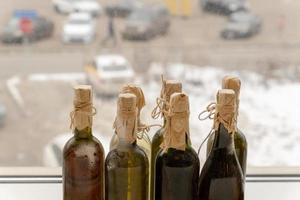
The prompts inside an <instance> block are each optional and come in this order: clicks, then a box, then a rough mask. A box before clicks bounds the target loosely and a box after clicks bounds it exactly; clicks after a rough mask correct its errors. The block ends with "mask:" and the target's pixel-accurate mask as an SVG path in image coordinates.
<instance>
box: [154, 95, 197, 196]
mask: <svg viewBox="0 0 300 200" xmlns="http://www.w3.org/2000/svg"><path fill="white" fill-rule="evenodd" d="M165 117H166V127H165V132H164V139H163V143H162V144H161V148H162V149H161V150H160V154H159V155H158V156H157V158H156V169H155V173H156V175H155V177H156V178H155V200H195V199H197V190H198V188H197V186H198V177H199V167H200V163H199V159H198V155H197V153H196V152H195V151H194V149H193V148H192V147H191V144H190V142H189V141H190V139H189V100H188V96H187V95H185V94H183V93H174V94H172V95H171V100H170V108H169V110H168V111H167V113H166V116H165Z"/></svg>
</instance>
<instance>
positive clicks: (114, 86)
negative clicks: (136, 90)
mask: <svg viewBox="0 0 300 200" xmlns="http://www.w3.org/2000/svg"><path fill="white" fill-rule="evenodd" d="M85 71H86V73H87V81H88V82H89V83H90V84H92V85H93V88H94V91H95V92H96V93H97V94H100V95H116V94H118V93H119V92H120V89H121V87H122V86H123V85H124V84H127V83H132V82H133V81H134V76H135V74H134V70H133V68H132V66H131V64H130V63H129V62H128V60H127V59H126V58H125V57H123V56H121V55H116V54H106V55H99V56H97V57H96V58H95V59H94V61H93V63H92V64H91V65H88V66H86V69H85Z"/></svg>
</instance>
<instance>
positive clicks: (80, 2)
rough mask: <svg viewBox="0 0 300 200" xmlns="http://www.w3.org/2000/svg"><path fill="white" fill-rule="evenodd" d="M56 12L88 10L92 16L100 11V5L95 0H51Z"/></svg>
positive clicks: (67, 12) (66, 12) (65, 12)
mask: <svg viewBox="0 0 300 200" xmlns="http://www.w3.org/2000/svg"><path fill="white" fill-rule="evenodd" d="M52 2H53V7H54V9H55V10H56V11H57V12H58V13H63V14H69V13H72V12H88V13H90V14H91V15H92V16H97V15H100V14H101V13H102V7H101V6H100V4H99V2H98V1H97V0H52Z"/></svg>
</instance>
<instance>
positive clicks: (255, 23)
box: [221, 12, 262, 40]
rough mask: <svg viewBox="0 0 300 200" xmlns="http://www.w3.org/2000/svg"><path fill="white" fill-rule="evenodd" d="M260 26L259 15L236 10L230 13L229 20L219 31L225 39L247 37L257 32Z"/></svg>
mask: <svg viewBox="0 0 300 200" xmlns="http://www.w3.org/2000/svg"><path fill="white" fill-rule="evenodd" d="M261 27H262V20H261V18H260V17H258V16H256V15H254V14H252V13H250V12H236V13H233V14H231V15H230V17H229V22H228V23H227V24H226V26H225V28H224V29H223V30H222V32H221V37H222V38H224V39H227V40H232V39H239V38H249V37H252V36H254V35H256V34H258V33H259V32H260V30H261Z"/></svg>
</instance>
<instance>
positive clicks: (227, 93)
mask: <svg viewBox="0 0 300 200" xmlns="http://www.w3.org/2000/svg"><path fill="white" fill-rule="evenodd" d="M235 116H236V97H235V92H234V91H233V90H231V89H222V90H219V91H218V93H217V104H216V113H215V116H214V129H215V130H218V128H219V126H220V124H221V123H222V124H223V125H224V126H225V128H226V129H227V130H228V132H229V133H233V132H236V117H235Z"/></svg>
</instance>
